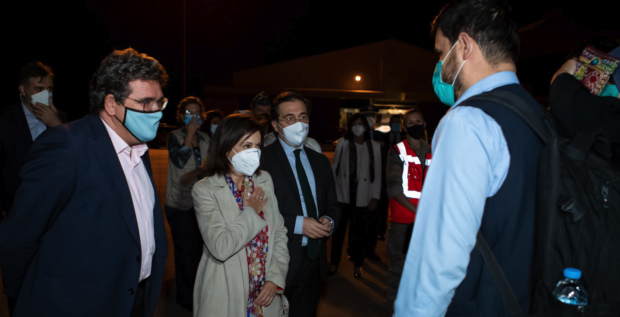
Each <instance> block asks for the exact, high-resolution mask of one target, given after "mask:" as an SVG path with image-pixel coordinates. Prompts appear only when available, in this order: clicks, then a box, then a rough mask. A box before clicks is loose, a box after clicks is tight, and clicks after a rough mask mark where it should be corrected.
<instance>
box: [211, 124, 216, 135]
mask: <svg viewBox="0 0 620 317" xmlns="http://www.w3.org/2000/svg"><path fill="white" fill-rule="evenodd" d="M216 129H217V124H212V125H211V134H213V135H215V130H216Z"/></svg>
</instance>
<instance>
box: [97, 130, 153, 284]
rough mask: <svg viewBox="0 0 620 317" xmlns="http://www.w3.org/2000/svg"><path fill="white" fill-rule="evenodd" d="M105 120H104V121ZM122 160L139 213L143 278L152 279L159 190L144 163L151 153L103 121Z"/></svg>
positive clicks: (136, 211) (137, 218) (141, 273)
mask: <svg viewBox="0 0 620 317" xmlns="http://www.w3.org/2000/svg"><path fill="white" fill-rule="evenodd" d="M101 121H103V119H102V120H101ZM103 125H105V128H106V130H108V134H109V135H110V139H111V140H112V144H113V145H114V149H115V150H116V154H117V155H118V160H119V161H120V163H121V166H122V167H123V172H124V173H125V178H126V179H127V185H129V191H130V192H131V200H132V201H133V208H134V211H135V213H136V220H137V222H138V230H139V231H140V247H141V249H142V257H141V259H142V263H141V266H140V279H139V281H142V280H144V279H145V278H147V277H149V276H151V266H152V262H153V254H154V253H155V232H154V226H153V208H154V207H155V199H156V198H155V191H154V190H153V184H152V183H151V178H150V177H149V174H148V172H147V171H146V168H145V167H144V164H143V163H142V155H143V154H144V153H145V152H146V151H147V150H148V146H147V145H146V144H144V143H142V144H138V145H134V146H129V145H128V144H127V143H126V142H125V141H123V139H121V137H120V136H118V134H116V132H114V130H112V128H110V126H108V124H107V123H105V121H103Z"/></svg>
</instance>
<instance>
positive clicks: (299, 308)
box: [284, 247, 321, 317]
mask: <svg viewBox="0 0 620 317" xmlns="http://www.w3.org/2000/svg"><path fill="white" fill-rule="evenodd" d="M301 253H302V260H301V263H300V267H299V269H298V270H297V273H296V275H295V277H293V279H292V280H291V282H290V285H287V286H286V289H285V290H284V296H286V298H287V299H288V301H289V307H290V309H289V316H291V317H293V316H294V317H315V316H316V310H317V308H318V307H319V298H320V297H321V272H320V264H319V261H320V260H319V258H316V259H314V260H310V259H308V257H307V256H306V247H302V250H301Z"/></svg>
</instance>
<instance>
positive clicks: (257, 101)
mask: <svg viewBox="0 0 620 317" xmlns="http://www.w3.org/2000/svg"><path fill="white" fill-rule="evenodd" d="M270 113H271V98H269V95H268V94H267V93H266V92H264V91H261V92H260V93H259V94H258V95H256V96H255V97H254V99H253V100H252V103H251V104H250V115H251V116H252V117H254V118H255V119H256V120H258V122H260V124H261V125H262V126H263V135H267V134H269V133H271V132H272V129H271V118H270Z"/></svg>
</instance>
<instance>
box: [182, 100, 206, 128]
mask: <svg viewBox="0 0 620 317" xmlns="http://www.w3.org/2000/svg"><path fill="white" fill-rule="evenodd" d="M193 103H195V104H197V105H198V106H200V116H201V117H202V121H205V118H206V116H205V106H204V104H203V103H202V100H200V98H198V97H193V96H189V97H186V98H185V99H183V100H181V102H180V103H179V105H178V106H177V121H178V122H179V123H181V124H184V123H185V108H186V107H187V105H190V104H193Z"/></svg>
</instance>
